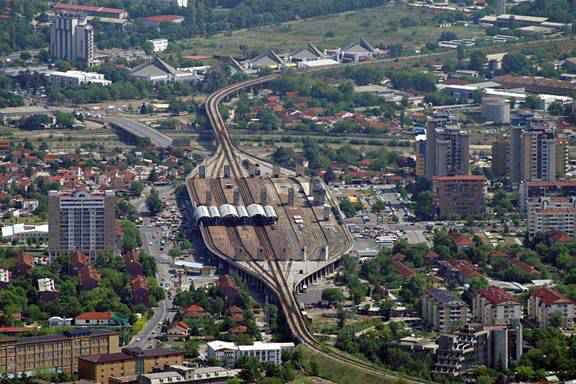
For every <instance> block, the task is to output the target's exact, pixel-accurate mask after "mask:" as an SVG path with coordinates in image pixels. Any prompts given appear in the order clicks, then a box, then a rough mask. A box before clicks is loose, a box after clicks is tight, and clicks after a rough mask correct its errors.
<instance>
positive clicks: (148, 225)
mask: <svg viewBox="0 0 576 384" xmlns="http://www.w3.org/2000/svg"><path fill="white" fill-rule="evenodd" d="M156 190H157V191H158V193H159V194H160V199H161V200H162V201H167V200H170V199H173V196H174V187H172V186H163V187H156ZM148 192H149V189H148V188H147V189H146V190H145V191H144V193H143V196H142V197H141V198H139V199H135V200H134V201H132V204H133V205H134V207H135V208H136V210H137V211H138V212H139V213H140V214H147V213H148V212H147V209H146V204H145V201H146V198H145V195H146V194H147V193H148ZM163 232H164V231H163V230H162V228H160V227H157V226H154V225H152V220H151V218H149V217H146V216H144V218H143V224H142V225H141V226H140V235H141V237H142V248H143V249H144V250H145V251H146V252H147V253H148V254H149V255H151V256H152V257H154V260H155V261H156V270H157V271H156V279H157V281H158V283H159V284H161V285H163V286H164V288H165V292H166V298H165V299H164V300H162V301H160V302H159V303H158V306H157V307H155V308H154V315H153V316H152V318H150V319H149V320H148V322H147V323H146V325H145V326H144V329H142V331H140V332H139V333H138V334H137V335H135V336H134V337H133V338H132V340H131V341H130V344H129V345H130V347H140V348H143V349H146V348H153V347H155V346H156V340H155V337H156V336H157V335H159V334H160V332H161V329H162V324H163V323H164V321H165V320H172V314H171V313H170V311H169V309H170V308H171V307H172V298H171V297H172V296H173V294H174V290H173V287H172V285H171V284H170V274H169V269H170V264H171V262H172V260H171V258H170V257H169V256H168V254H167V252H168V251H169V248H168V247H166V248H164V249H163V250H161V249H160V248H161V245H160V240H161V238H162V233H163Z"/></svg>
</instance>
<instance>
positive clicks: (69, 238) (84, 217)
mask: <svg viewBox="0 0 576 384" xmlns="http://www.w3.org/2000/svg"><path fill="white" fill-rule="evenodd" d="M115 202H116V198H115V195H114V192H113V191H105V192H92V193H90V192H85V191H74V192H56V191H50V192H49V194H48V230H49V236H48V249H49V252H50V255H51V256H56V255H59V254H66V255H67V254H70V253H71V252H73V251H81V252H83V253H85V254H86V255H89V256H90V258H91V259H92V260H94V259H95V257H96V256H97V255H98V254H99V253H101V252H102V251H105V250H112V251H113V250H115V249H116V213H115Z"/></svg>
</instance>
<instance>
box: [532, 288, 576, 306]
mask: <svg viewBox="0 0 576 384" xmlns="http://www.w3.org/2000/svg"><path fill="white" fill-rule="evenodd" d="M532 296H533V297H538V298H540V300H542V302H544V304H546V305H552V304H575V302H574V301H573V300H570V299H569V298H568V297H566V296H564V295H563V294H561V293H560V292H558V291H557V290H555V289H551V288H546V287H543V288H537V289H535V290H534V291H533V292H532Z"/></svg>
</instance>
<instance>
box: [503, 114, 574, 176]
mask: <svg viewBox="0 0 576 384" xmlns="http://www.w3.org/2000/svg"><path fill="white" fill-rule="evenodd" d="M510 156H511V165H510V169H511V179H512V182H513V183H514V184H520V183H521V182H527V181H536V180H543V181H553V180H556V179H558V178H562V177H563V176H564V173H565V170H566V165H565V164H566V162H567V160H568V157H567V151H566V145H565V143H564V141H562V140H559V139H558V137H557V135H556V128H555V127H554V126H552V125H551V124H550V123H548V122H547V121H543V120H541V119H536V118H534V119H532V120H530V121H529V122H528V126H527V127H514V128H513V129H512V137H511V145H510Z"/></svg>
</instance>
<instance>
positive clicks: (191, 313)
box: [183, 304, 208, 318]
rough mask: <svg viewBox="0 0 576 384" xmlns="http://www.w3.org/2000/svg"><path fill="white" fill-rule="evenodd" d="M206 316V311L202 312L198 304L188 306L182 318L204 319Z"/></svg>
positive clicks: (202, 309)
mask: <svg viewBox="0 0 576 384" xmlns="http://www.w3.org/2000/svg"><path fill="white" fill-rule="evenodd" d="M207 315H208V314H207V313H206V311H205V310H204V308H202V306H200V305H198V304H192V305H190V306H188V307H187V308H186V309H185V310H184V313H183V316H184V317H192V318H200V317H205V316H207Z"/></svg>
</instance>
